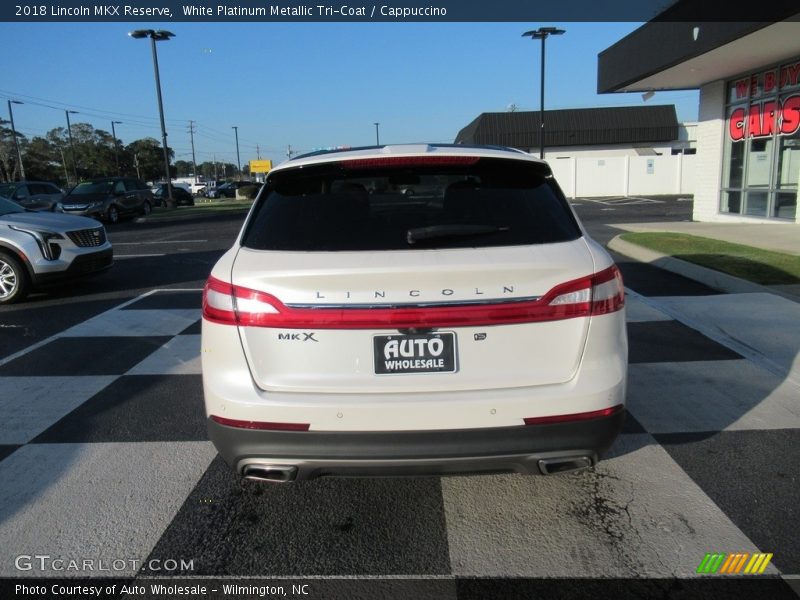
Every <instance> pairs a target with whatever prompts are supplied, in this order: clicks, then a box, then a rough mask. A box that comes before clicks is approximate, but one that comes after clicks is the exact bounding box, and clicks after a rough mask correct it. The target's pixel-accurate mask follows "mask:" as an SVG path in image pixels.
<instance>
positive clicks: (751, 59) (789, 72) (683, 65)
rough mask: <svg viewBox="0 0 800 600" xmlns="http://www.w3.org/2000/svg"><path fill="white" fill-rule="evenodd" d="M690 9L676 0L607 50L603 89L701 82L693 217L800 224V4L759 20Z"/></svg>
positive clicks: (644, 89) (642, 89)
mask: <svg viewBox="0 0 800 600" xmlns="http://www.w3.org/2000/svg"><path fill="white" fill-rule="evenodd" d="M690 8H691V2H689V0H680V1H678V2H676V3H674V4H673V5H672V6H671V7H670V8H669V9H667V11H665V12H664V13H662V14H661V15H659V16H658V17H656V19H654V20H653V21H650V22H648V23H646V24H645V25H643V26H642V27H640V28H639V29H637V30H636V31H634V32H632V33H631V34H630V35H628V36H627V37H625V38H623V39H622V40H620V41H619V42H617V43H616V44H614V45H613V46H611V47H610V48H607V49H606V50H604V51H603V52H601V53H600V55H599V57H598V92H599V93H610V92H636V93H639V94H644V95H647V96H652V95H653V94H652V93H651V92H655V95H656V100H657V97H658V96H657V93H658V91H659V90H685V89H699V91H700V106H699V112H698V123H697V127H696V149H697V155H696V158H695V182H694V219H695V220H697V221H720V222H769V223H796V224H800V212H798V210H797V196H798V186H799V185H800V20H799V19H800V13H798V12H797V5H795V6H793V7H791V8H789V9H787V10H786V11H785V12H787V13H788V14H785V15H780V18H781V19H784V20H777V21H772V22H763V23H762V22H758V23H755V22H749V23H744V22H731V23H725V22H713V23H712V22H692V21H690V20H688V19H685V18H684V14H685V13H686V11H687V10H688V9H690ZM682 12H683V14H682ZM671 19H674V20H671Z"/></svg>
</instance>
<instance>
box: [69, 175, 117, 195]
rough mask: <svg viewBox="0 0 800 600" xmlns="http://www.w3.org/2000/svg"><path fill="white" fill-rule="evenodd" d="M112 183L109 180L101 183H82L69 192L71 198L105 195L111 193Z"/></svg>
mask: <svg viewBox="0 0 800 600" xmlns="http://www.w3.org/2000/svg"><path fill="white" fill-rule="evenodd" d="M113 185H114V182H113V181H112V180H110V179H105V180H102V181H84V182H83V183H79V184H78V185H76V186H75V187H74V188H73V189H72V191H71V192H70V195H71V196H82V195H84V194H107V193H108V192H110V191H111V188H112V187H113Z"/></svg>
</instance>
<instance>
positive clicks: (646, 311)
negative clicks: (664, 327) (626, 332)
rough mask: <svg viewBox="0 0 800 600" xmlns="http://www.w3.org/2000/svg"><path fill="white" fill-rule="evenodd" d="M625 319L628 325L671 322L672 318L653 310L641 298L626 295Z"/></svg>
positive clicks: (655, 309)
mask: <svg viewBox="0 0 800 600" xmlns="http://www.w3.org/2000/svg"><path fill="white" fill-rule="evenodd" d="M625 319H626V320H627V321H628V323H644V322H648V321H671V320H672V317H670V316H669V315H667V314H666V313H663V312H661V311H660V310H658V309H657V308H653V307H652V306H650V305H649V304H647V303H646V302H645V301H644V300H642V299H641V297H639V296H633V295H631V294H625Z"/></svg>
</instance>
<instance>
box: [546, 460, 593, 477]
mask: <svg viewBox="0 0 800 600" xmlns="http://www.w3.org/2000/svg"><path fill="white" fill-rule="evenodd" d="M591 466H592V459H591V458H589V457H588V456H569V457H563V458H542V459H540V460H539V470H540V471H541V472H542V475H555V474H556V473H567V472H568V471H581V470H583V469H588V468H590V467H591Z"/></svg>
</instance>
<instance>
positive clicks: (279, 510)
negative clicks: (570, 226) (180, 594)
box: [0, 198, 800, 598]
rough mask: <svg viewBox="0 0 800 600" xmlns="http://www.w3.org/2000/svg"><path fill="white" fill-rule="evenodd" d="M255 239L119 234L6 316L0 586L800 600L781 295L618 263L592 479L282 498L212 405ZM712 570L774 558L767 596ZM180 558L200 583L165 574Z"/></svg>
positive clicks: (169, 231) (794, 392)
mask: <svg viewBox="0 0 800 600" xmlns="http://www.w3.org/2000/svg"><path fill="white" fill-rule="evenodd" d="M574 204H575V205H576V211H577V212H578V214H579V215H580V216H581V218H582V220H583V221H584V223H585V226H586V228H587V229H588V231H589V232H590V233H591V234H592V235H593V236H594V237H595V238H596V239H598V240H600V241H601V242H602V243H607V242H608V241H609V240H610V239H611V238H612V237H614V236H615V235H616V234H617V233H619V231H618V230H617V229H614V228H613V227H610V225H609V224H611V223H620V222H631V223H634V222H647V221H660V222H664V221H669V220H673V221H676V222H681V221H684V220H688V219H690V215H691V202H686V201H683V200H682V199H679V198H672V199H661V200H659V201H653V202H640V203H633V204H624V203H620V202H617V203H613V202H612V203H611V204H608V203H602V202H593V201H581V200H577V201H575V203H574ZM241 219H242V217H241V216H239V217H237V218H230V217H229V218H220V219H215V220H213V221H208V222H207V221H204V220H191V221H186V222H181V223H171V224H162V223H157V224H156V223H138V224H137V223H126V224H123V225H121V226H118V227H111V228H110V230H109V237H110V239H111V241H112V243H113V244H114V247H115V252H116V255H117V263H116V265H115V266H114V268H113V269H112V270H111V271H109V272H108V273H106V274H103V275H101V276H100V277H97V278H95V279H93V280H87V281H86V282H83V283H81V284H80V285H79V286H75V287H73V288H70V289H61V290H55V291H51V292H47V293H44V294H40V295H38V296H35V297H32V299H31V301H30V302H27V303H25V304H22V305H19V306H15V307H8V308H3V309H0V325H2V326H3V327H2V329H0V332H2V333H1V334H0V336H1V337H0V416H2V419H0V577H2V576H5V577H26V578H36V577H42V576H58V575H59V574H60V573H58V572H54V571H53V570H52V569H44V570H43V569H39V568H35V569H31V570H26V571H20V570H19V568H18V566H17V563H16V559H17V557H19V556H20V555H31V554H35V553H40V554H47V555H50V556H53V557H62V558H67V559H69V558H75V559H82V560H83V559H91V560H101V559H106V560H107V561H111V560H114V559H118V560H123V561H128V562H123V563H120V566H121V567H122V568H121V569H120V570H119V571H118V572H113V573H111V574H112V575H119V576H125V577H129V578H137V579H141V580H144V579H143V578H145V577H146V576H148V575H153V574H157V575H181V576H186V575H191V576H206V577H220V576H238V577H295V578H300V579H301V580H303V578H306V579H305V580H308V581H312V582H314V581H318V580H315V579H314V578H315V577H337V578H342V579H340V581H347V580H349V579H350V578H356V579H357V578H364V577H376V578H380V580H381V581H384V580H385V581H394V582H399V583H398V584H397V585H399V586H400V588H395V589H394V592H392V591H391V590H390V591H386V590H384V591H383V592H382V593H383V596H380V595H377V596H371V597H388V598H393V597H398V598H399V597H403V598H405V597H414V598H417V597H432V598H433V597H435V598H487V597H506V598H512V597H519V598H529V597H534V596H535V595H536V594H537V593H539V594H545V595H546V596H550V595H552V594H561V595H562V596H564V595H565V594H567V591H571V592H574V594H583V597H597V596H598V595H600V594H604V593H606V594H607V593H608V589H609V588H608V586H609V585H613V582H614V580H613V578H620V579H619V581H621V582H622V583H621V584H620V586H619V589H618V590H617V592H616V593H615V595H617V596H619V597H632V596H631V595H630V593H631V590H634V589H635V590H636V593H637V594H638V596H636V597H649V596H652V595H654V594H657V595H660V596H664V597H679V596H680V594H681V593H683V594H684V596H680V597H686V596H688V597H693V595H692V594H690V593H689V592H690V591H691V590H694V591H702V592H703V595H704V597H705V598H714V597H720V598H722V597H725V598H733V597H742V598H743V597H745V596H746V597H752V596H753V595H759V594H760V595H761V596H762V597H766V596H765V595H764V594H768V595H769V597H774V598H783V597H796V596H795V595H794V594H793V592H792V591H791V587H792V586H795V587H797V582H798V579H799V578H800V536H798V526H797V523H798V522H800V509H798V505H797V490H798V489H800V475H798V470H797V464H798V463H800V434H799V433H798V431H799V430H800V403H798V398H799V397H800V395H799V394H798V389H800V388H798V386H797V384H796V383H795V382H793V381H791V380H790V378H789V377H788V376H787V375H786V373H788V372H790V371H791V369H792V368H793V367H792V365H793V364H794V362H793V361H794V360H795V358H796V356H797V348H796V346H792V334H791V332H792V329H791V327H792V326H793V323H794V321H793V319H794V318H795V317H794V313H792V309H790V308H787V305H786V304H784V303H783V302H782V301H783V299H782V298H780V297H778V296H773V295H769V294H768V295H767V296H768V297H760V298H757V299H755V300H754V299H747V298H741V297H740V296H745V295H746V294H745V295H739V294H724V293H720V292H718V291H716V290H713V289H711V288H708V287H706V286H704V285H703V284H701V283H698V282H695V281H691V280H688V279H685V278H683V277H680V276H678V275H675V274H672V273H666V272H664V271H662V270H660V269H658V268H656V267H654V266H652V265H648V264H643V263H640V262H637V261H635V260H632V259H627V258H624V257H620V256H617V257H616V258H617V259H618V261H619V264H620V268H621V270H622V272H623V275H624V277H625V283H626V288H627V319H628V333H629V342H630V363H631V364H630V370H629V387H628V408H629V418H628V420H627V422H626V425H625V429H624V431H623V434H622V435H621V436H620V437H619V439H618V441H617V443H616V444H615V445H614V447H613V448H612V450H611V452H610V455H609V456H607V457H606V459H605V460H604V461H602V462H601V463H600V464H599V465H598V466H597V467H596V468H595V469H593V470H591V471H587V472H582V473H575V474H568V475H562V476H553V477H522V476H517V475H491V476H490V475H482V476H474V477H445V478H439V477H430V478H410V479H402V478H401V479H397V478H387V479H331V480H327V479H322V480H316V481H312V482H308V483H304V484H297V485H286V486H277V487H276V486H264V485H261V484H254V483H252V482H244V481H241V480H239V479H238V478H236V477H235V476H234V475H233V474H232V473H231V472H230V470H229V469H228V468H227V467H226V466H225V465H224V464H223V462H222V461H221V459H220V458H219V457H218V456H217V455H216V452H215V450H214V448H213V446H212V445H211V444H210V443H209V442H208V440H207V437H206V433H205V427H204V416H203V408H202V375H201V372H200V360H199V357H200V336H199V333H200V329H199V319H200V289H201V287H202V284H203V283H204V281H205V278H206V276H207V274H208V271H209V270H210V268H211V266H212V265H213V263H214V261H215V260H216V258H217V257H218V256H219V255H221V254H222V252H223V251H224V250H226V249H227V248H228V247H229V246H230V244H231V242H232V241H233V239H234V238H235V236H236V233H237V232H238V228H239V225H240V223H241ZM785 302H788V301H785ZM795 306H800V305H795ZM748 312H749V314H748ZM770 319H777V320H776V321H775V322H774V325H773V326H770V327H768V326H767V325H768V324H769V323H770ZM797 322H800V319H798V320H797ZM794 339H796V340H800V336H797V337H796V338H794ZM795 343H796V342H795ZM793 351H794V352H795V354H794V356H792V355H791V353H792V352H793ZM787 360H788V361H789V362H787ZM781 369H784V370H783V371H781ZM782 373H783V374H782ZM710 552H725V553H733V552H746V553H756V552H764V553H772V555H773V556H772V557H771V560H770V564H769V567H768V568H767V570H766V573H765V574H764V576H763V577H765V578H766V579H762V580H760V583H764V582H766V585H769V586H770V587H769V589H767V588H764V587H757V588H753V587H751V583H752V582H754V581H755V583H759V581H756V580H755V579H754V578H753V577H745V576H742V578H741V579H739V580H735V581H732V580H731V578H721V579H717V580H714V576H707V575H698V574H697V572H696V571H697V567H698V565H699V564H700V562H701V561H702V560H703V558H704V556H705V554H706V553H710ZM168 560H176V561H181V560H183V561H191V562H192V568H191V569H184V570H181V569H178V570H177V571H169V572H163V571H160V572H155V573H154V571H153V568H152V567H153V565H163V564H164V563H165V562H167V561H168ZM69 575H71V576H76V575H79V576H82V577H86V576H88V577H97V576H108V575H109V573H108V572H106V573H97V572H85V571H82V572H78V573H69ZM576 577H577V578H584V579H582V581H583V583H578V584H576V585H573V583H574V582H571V580H570V578H576ZM386 578H389V579H386ZM392 578H393V579H392ZM529 578H533V579H529ZM543 578H544V579H543ZM552 578H566V579H552ZM608 578H612V579H611V580H609V579H608ZM31 581H33V579H31ZM262 581H263V580H262ZM405 581H413V582H415V583H419V582H422V583H421V584H420V585H422V587H421V588H420V589H417V590H415V591H414V594H413V595H412V593H411V592H410V591H409V590H404V591H403V590H402V584H403V582H405ZM609 581H610V582H611V583H609ZM676 581H677V582H678V583H676ZM711 581H716V582H717V583H718V584H719V585H717V586H714V587H710V586H708V585H706V584H707V583H708V582H711ZM548 582H556V583H558V586H557V587H556V588H553V587H547V586H548V585H551V586H552V583H550V584H548ZM597 582H603V584H602V585H603V586H605V587H604V588H603V589H602V590H600V591H598V590H597V588H595V587H593V586H595V585H597ZM637 582H638V583H642V585H645V586H646V587H645V588H644V591H642V589H640V588H636V587H635V586H634V587H632V586H633V584H635V583H637ZM748 582H751V583H748ZM695 585H699V587H692V586H695ZM398 589H399V590H400V591H398ZM423 592H424V593H423ZM571 592H570V594H569V595H570V597H571V596H572V595H573V594H572V593H571ZM426 593H427V595H425V594H426ZM587 594H594V595H593V596H592V595H587ZM676 594H677V595H676ZM243 597H247V596H243ZM312 597H313V596H312ZM342 597H355V596H353V595H349V596H342Z"/></svg>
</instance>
